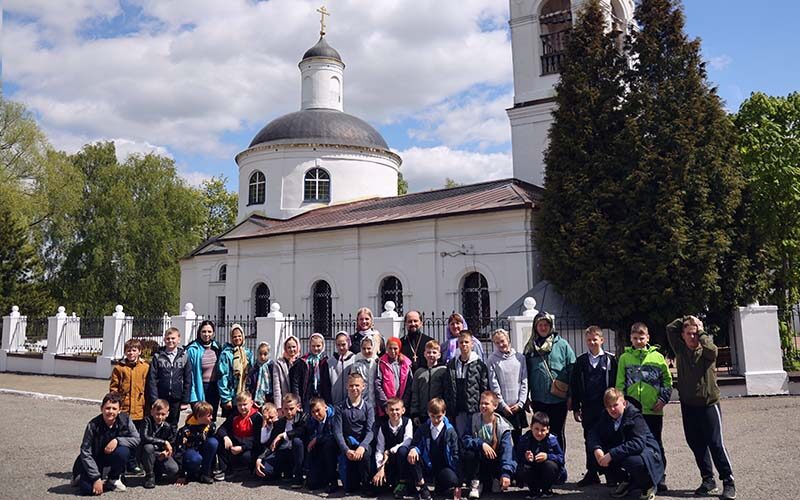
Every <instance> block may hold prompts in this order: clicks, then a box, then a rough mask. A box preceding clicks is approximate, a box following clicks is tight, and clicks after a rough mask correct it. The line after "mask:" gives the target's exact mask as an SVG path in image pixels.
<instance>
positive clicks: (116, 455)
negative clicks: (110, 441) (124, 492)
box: [72, 446, 131, 495]
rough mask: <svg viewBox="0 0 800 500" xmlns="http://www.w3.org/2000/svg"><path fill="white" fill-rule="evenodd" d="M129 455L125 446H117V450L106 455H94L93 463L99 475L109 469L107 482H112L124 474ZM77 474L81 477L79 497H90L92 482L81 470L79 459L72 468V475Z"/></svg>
mask: <svg viewBox="0 0 800 500" xmlns="http://www.w3.org/2000/svg"><path fill="white" fill-rule="evenodd" d="M130 455H131V449H130V448H128V447H127V446H117V448H116V449H115V450H114V451H113V452H112V453H110V454H108V455H106V454H105V453H101V454H100V455H96V456H95V457H94V461H95V463H96V464H97V469H98V470H99V471H100V473H101V474H102V472H103V468H105V467H109V468H110V470H109V472H108V480H109V481H113V480H115V479H119V478H120V477H121V476H122V474H123V473H124V472H125V464H126V463H127V462H128V458H129V457H130ZM79 474H80V476H81V477H80V481H79V482H78V488H79V489H80V492H81V495H92V494H93V493H92V486H93V483H94V481H93V480H92V479H91V478H90V477H88V476H87V475H86V471H85V470H84V469H83V463H82V462H81V460H80V457H78V459H77V460H75V465H73V466H72V475H73V476H77V475H79ZM95 479H96V478H95Z"/></svg>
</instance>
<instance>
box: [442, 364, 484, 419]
mask: <svg viewBox="0 0 800 500" xmlns="http://www.w3.org/2000/svg"><path fill="white" fill-rule="evenodd" d="M458 363H461V357H460V356H456V357H455V358H453V359H451V360H450V362H449V363H447V381H446V382H445V384H444V401H445V403H446V404H447V410H448V411H449V412H451V415H455V414H456V412H457V408H458V405H457V401H456V397H457V395H458V383H457V378H458V367H457V364H458ZM464 370H465V372H464V374H463V378H464V379H466V380H467V381H468V383H467V384H466V391H467V401H466V405H467V411H468V412H469V413H475V412H477V411H478V410H479V406H480V402H481V393H482V392H483V391H487V390H489V369H488V368H486V365H485V364H484V363H483V361H481V360H480V358H479V357H478V354H477V353H476V352H475V351H472V352H470V353H469V359H468V360H467V363H466V366H464Z"/></svg>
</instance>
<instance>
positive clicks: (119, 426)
mask: <svg viewBox="0 0 800 500" xmlns="http://www.w3.org/2000/svg"><path fill="white" fill-rule="evenodd" d="M100 409H101V413H100V415H98V416H96V417H94V418H93V419H91V420H90V421H89V423H88V424H86V430H85V431H84V432H83V441H81V451H80V454H79V455H78V458H77V459H75V464H74V465H73V466H72V484H73V486H78V487H79V488H80V492H81V494H82V495H101V494H102V493H103V489H104V488H103V479H102V473H103V467H106V466H108V467H110V469H111V470H110V471H109V473H108V481H106V483H105V490H106V491H125V489H126V488H125V485H124V484H123V483H122V480H121V479H120V478H121V477H122V474H123V473H124V472H125V464H126V463H127V462H128V457H130V454H131V453H132V452H133V451H132V450H134V449H136V447H137V446H139V432H138V431H137V430H136V427H135V426H134V425H133V421H132V420H131V419H130V417H128V415H126V414H124V413H120V395H119V394H117V393H115V392H110V393H108V394H106V395H105V397H103V402H102V404H101V405H100Z"/></svg>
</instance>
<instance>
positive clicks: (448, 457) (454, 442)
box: [411, 417, 461, 473]
mask: <svg viewBox="0 0 800 500" xmlns="http://www.w3.org/2000/svg"><path fill="white" fill-rule="evenodd" d="M442 423H444V427H443V428H442V434H443V435H442V439H444V440H445V441H444V458H445V461H447V466H448V467H449V468H450V469H453V470H454V471H455V472H456V473H458V472H459V471H460V469H459V466H460V464H461V451H460V449H459V440H458V433H457V432H456V429H455V427H453V425H452V424H451V423H450V420H448V419H447V417H442ZM432 443H433V437H432V436H431V421H430V419H428V420H426V421H425V422H424V423H423V424H422V425H420V426H419V428H417V431H416V432H415V433H414V438H413V439H412V440H411V448H412V449H416V450H417V453H419V458H420V461H421V462H422V465H423V467H424V468H425V470H426V471H427V472H430V471H431V469H433V464H432V462H431V445H432Z"/></svg>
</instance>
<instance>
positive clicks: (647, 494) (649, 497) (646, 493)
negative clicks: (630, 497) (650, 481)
mask: <svg viewBox="0 0 800 500" xmlns="http://www.w3.org/2000/svg"><path fill="white" fill-rule="evenodd" d="M655 497H656V488H655V486H651V487H649V488H647V489H646V490H642V494H641V495H639V500H653V499H654V498H655Z"/></svg>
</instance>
